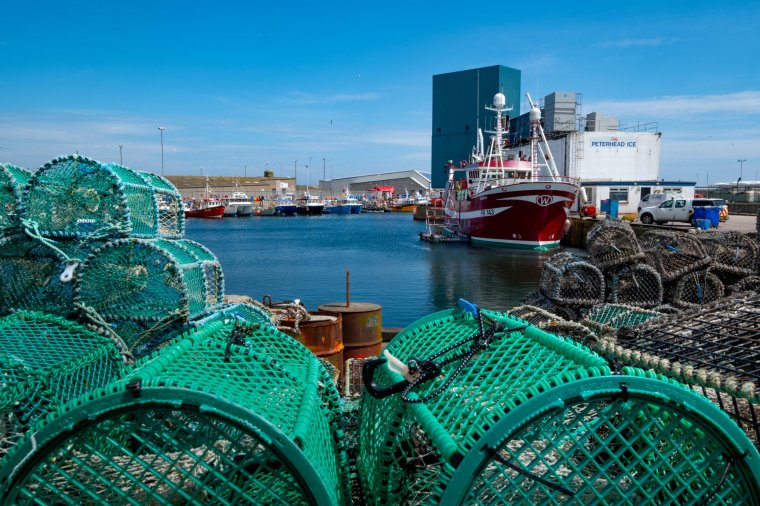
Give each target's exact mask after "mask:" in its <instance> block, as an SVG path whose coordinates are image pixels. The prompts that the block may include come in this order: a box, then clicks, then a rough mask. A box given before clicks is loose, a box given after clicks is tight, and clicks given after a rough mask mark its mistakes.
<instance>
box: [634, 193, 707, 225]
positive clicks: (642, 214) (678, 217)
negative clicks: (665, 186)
mask: <svg viewBox="0 0 760 506" xmlns="http://www.w3.org/2000/svg"><path fill="white" fill-rule="evenodd" d="M695 207H721V209H722V206H721V205H720V199H707V198H700V199H687V198H684V197H676V198H671V199H668V200H665V201H664V202H662V203H660V204H659V205H655V206H649V207H643V208H642V209H641V210H639V220H640V221H641V223H644V224H647V225H650V224H652V223H657V224H658V225H662V224H664V223H667V222H669V221H680V222H684V223H692V224H694V208H695Z"/></svg>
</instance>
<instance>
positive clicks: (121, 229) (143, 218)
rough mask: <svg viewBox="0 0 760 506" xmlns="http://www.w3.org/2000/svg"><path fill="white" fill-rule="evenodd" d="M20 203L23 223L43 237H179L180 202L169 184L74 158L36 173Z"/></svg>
mask: <svg viewBox="0 0 760 506" xmlns="http://www.w3.org/2000/svg"><path fill="white" fill-rule="evenodd" d="M24 200H25V204H26V219H27V220H29V222H30V223H33V224H34V225H33V226H34V227H36V229H37V231H38V232H39V233H40V234H41V235H43V236H45V237H67V238H83V237H87V236H90V235H107V236H109V237H119V236H132V237H140V238H153V237H165V238H170V239H177V238H180V237H182V236H183V235H184V226H185V221H184V220H185V218H184V211H183V208H182V199H181V197H180V194H179V192H178V191H177V190H176V188H174V187H173V186H172V184H171V183H169V181H167V180H166V179H163V178H161V177H159V176H156V175H153V174H147V173H141V172H137V171H133V170H131V169H128V168H127V167H122V166H121V165H117V164H113V163H100V162H98V161H95V160H91V159H89V158H85V157H83V156H79V155H71V156H65V157H61V158H56V159H54V160H51V161H50V162H48V163H46V164H45V165H43V166H42V167H40V169H38V170H37V172H35V174H34V175H33V176H32V178H31V180H30V181H29V186H28V187H27V191H26V195H25V197H24ZM30 226H31V225H30Z"/></svg>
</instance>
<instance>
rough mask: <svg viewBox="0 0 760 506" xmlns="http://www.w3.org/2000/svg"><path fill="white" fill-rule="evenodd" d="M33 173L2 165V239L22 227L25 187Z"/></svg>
mask: <svg viewBox="0 0 760 506" xmlns="http://www.w3.org/2000/svg"><path fill="white" fill-rule="evenodd" d="M31 177H32V173H31V172H29V171H28V170H26V169H23V168H21V167H17V166H15V165H11V164H9V163H0V208H1V209H2V212H0V237H2V236H3V235H4V234H7V233H9V232H11V231H13V230H14V229H17V228H18V227H19V226H20V225H21V217H22V216H23V214H24V208H23V194H24V187H25V186H26V184H27V183H28V182H29V178H31Z"/></svg>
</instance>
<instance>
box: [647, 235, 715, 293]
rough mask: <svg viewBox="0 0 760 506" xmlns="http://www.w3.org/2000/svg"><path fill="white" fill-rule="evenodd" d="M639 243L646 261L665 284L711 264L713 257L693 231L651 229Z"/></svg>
mask: <svg viewBox="0 0 760 506" xmlns="http://www.w3.org/2000/svg"><path fill="white" fill-rule="evenodd" d="M639 243H640V244H641V249H642V250H643V251H644V254H645V258H646V262H647V264H649V265H651V266H652V267H654V268H655V269H656V270H657V272H659V273H660V277H661V278H662V282H663V283H666V284H667V283H670V282H672V281H675V280H677V279H678V278H680V277H681V276H683V275H684V274H687V273H689V272H694V271H697V270H700V269H704V268H705V267H707V266H708V265H710V261H711V259H710V256H709V255H708V254H707V252H706V251H705V248H704V246H702V243H700V242H699V240H698V239H697V238H696V237H694V235H693V234H684V233H681V232H667V231H656V232H655V231H650V232H647V233H645V234H644V235H643V236H642V237H641V239H640V241H639Z"/></svg>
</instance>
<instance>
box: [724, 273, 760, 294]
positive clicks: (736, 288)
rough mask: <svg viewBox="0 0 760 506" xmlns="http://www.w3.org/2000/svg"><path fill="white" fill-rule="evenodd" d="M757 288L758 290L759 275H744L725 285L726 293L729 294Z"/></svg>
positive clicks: (753, 290)
mask: <svg viewBox="0 0 760 506" xmlns="http://www.w3.org/2000/svg"><path fill="white" fill-rule="evenodd" d="M724 285H725V283H724ZM758 290H760V276H746V277H743V278H742V279H740V280H739V281H737V282H736V283H733V284H732V285H730V286H726V293H728V294H730V295H734V294H738V293H742V292H757V291H758Z"/></svg>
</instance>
